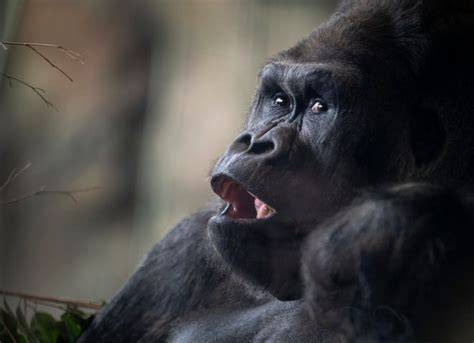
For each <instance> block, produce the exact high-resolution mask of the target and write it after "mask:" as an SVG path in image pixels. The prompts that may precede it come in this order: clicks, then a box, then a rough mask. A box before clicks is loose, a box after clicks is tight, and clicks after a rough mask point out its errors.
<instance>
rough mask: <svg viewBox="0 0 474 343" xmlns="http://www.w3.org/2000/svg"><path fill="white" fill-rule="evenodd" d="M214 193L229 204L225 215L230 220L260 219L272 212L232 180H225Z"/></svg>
mask: <svg viewBox="0 0 474 343" xmlns="http://www.w3.org/2000/svg"><path fill="white" fill-rule="evenodd" d="M216 193H217V194H218V195H219V196H220V197H221V198H222V199H224V200H225V201H227V202H228V203H229V206H228V208H227V211H226V212H225V214H226V215H228V216H229V217H231V218H235V219H255V218H256V219H262V218H265V217H268V216H270V215H271V214H273V212H274V210H273V209H272V208H271V207H270V206H268V205H267V204H265V203H264V202H263V201H262V200H260V199H258V198H257V197H256V196H254V195H253V194H250V193H249V192H247V191H246V190H245V189H244V188H243V187H242V186H241V185H239V184H238V183H237V182H234V181H233V180H229V179H227V180H225V181H224V182H223V183H222V184H221V187H219V189H218V191H217V192H216Z"/></svg>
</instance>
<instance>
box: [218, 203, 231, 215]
mask: <svg viewBox="0 0 474 343" xmlns="http://www.w3.org/2000/svg"><path fill="white" fill-rule="evenodd" d="M229 208H230V204H229V203H227V204H226V205H225V207H224V209H223V210H222V211H221V213H220V215H221V216H222V215H224V214H226V213H227V211H228V210H229Z"/></svg>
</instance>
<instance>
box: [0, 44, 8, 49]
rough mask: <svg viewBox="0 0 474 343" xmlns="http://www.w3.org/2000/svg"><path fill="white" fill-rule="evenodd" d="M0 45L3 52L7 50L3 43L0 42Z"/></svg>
mask: <svg viewBox="0 0 474 343" xmlns="http://www.w3.org/2000/svg"><path fill="white" fill-rule="evenodd" d="M0 45H1V46H2V48H3V50H5V51H7V50H8V48H7V46H6V45H5V44H3V42H0Z"/></svg>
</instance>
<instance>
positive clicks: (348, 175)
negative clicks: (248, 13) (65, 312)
mask: <svg viewBox="0 0 474 343" xmlns="http://www.w3.org/2000/svg"><path fill="white" fill-rule="evenodd" d="M473 61H474V3H473V2H472V1H470V0H458V1H457V2H454V1H449V0H352V1H343V2H342V3H341V4H340V5H339V7H338V9H337V11H336V13H335V14H334V15H333V16H332V17H331V18H330V19H329V21H328V22H327V23H326V24H324V25H322V26H320V27H319V28H317V29H316V30H314V31H313V32H312V33H310V34H309V36H308V37H306V38H304V39H303V40H301V41H300V42H299V43H297V44H296V45H295V46H293V47H291V48H289V49H288V50H285V51H283V52H281V53H279V54H278V55H276V56H275V57H274V58H272V59H271V60H270V61H269V62H268V63H267V64H266V65H265V66H264V67H263V69H262V71H261V73H260V75H259V79H258V87H257V92H256V96H255V100H254V102H253V105H252V107H251V109H250V111H249V114H248V118H247V121H246V124H245V126H244V128H243V130H242V132H241V133H240V134H239V135H238V137H237V138H236V139H235V140H234V142H233V143H232V144H230V146H229V147H228V149H227V151H226V152H225V153H224V154H223V155H222V157H220V159H219V160H218V161H217V163H216V164H215V166H214V168H213V169H212V172H211V178H210V186H211V187H212V189H213V191H214V192H215V193H216V195H217V196H218V197H217V199H216V203H215V204H213V205H212V206H210V207H208V208H206V209H203V210H201V211H199V212H198V213H195V214H193V215H191V216H189V217H188V218H186V219H184V220H183V221H181V222H180V223H179V224H177V225H176V227H175V228H174V229H172V230H171V231H170V233H169V234H168V235H167V236H166V237H165V238H164V239H162V240H161V241H160V242H158V243H157V244H156V245H155V246H154V248H153V249H152V250H151V252H150V253H149V254H148V255H147V256H146V257H145V259H144V261H143V262H142V263H141V265H140V266H139V267H138V269H137V271H136V272H135V273H134V275H133V276H132V277H131V278H130V279H129V280H128V282H127V283H126V284H125V285H124V286H123V288H122V289H121V290H120V291H119V293H118V294H117V295H116V296H115V297H114V298H113V299H112V300H111V301H110V302H109V303H108V304H107V305H106V306H105V307H104V308H103V310H102V311H101V312H100V313H99V314H98V315H97V316H96V317H95V319H94V320H93V322H92V324H91V326H90V328H89V329H88V330H87V331H86V332H85V333H84V334H83V335H82V337H81V339H80V342H82V343H88V342H164V341H169V342H263V341H266V342H267V341H268V342H287V341H291V342H412V341H418V340H419V341H427V340H428V341H430V342H434V341H440V342H446V341H453V340H459V341H461V340H463V341H472V339H474V326H473V325H472V324H474V323H473V322H474V306H473V305H474V294H473V292H472V290H473V289H474V288H473V287H474V273H473V267H474V258H473V257H474V249H472V242H474V239H473V238H474V237H473V236H474V231H473V228H474V227H473V226H474V225H473V218H474V216H473V214H474V195H473V194H474V193H471V191H470V189H471V188H472V186H473V181H474V145H473V142H474V96H473V94H474V62H473Z"/></svg>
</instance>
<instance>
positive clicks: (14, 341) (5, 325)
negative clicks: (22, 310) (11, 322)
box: [0, 318, 16, 343]
mask: <svg viewBox="0 0 474 343" xmlns="http://www.w3.org/2000/svg"><path fill="white" fill-rule="evenodd" d="M0 323H2V325H3V327H4V328H5V330H6V331H7V334H8V336H9V337H10V339H11V340H12V342H13V343H16V339H15V337H14V336H13V334H12V333H11V331H10V330H9V329H8V326H7V324H6V323H5V322H4V321H3V319H2V318H0Z"/></svg>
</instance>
